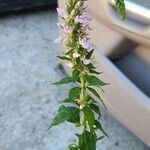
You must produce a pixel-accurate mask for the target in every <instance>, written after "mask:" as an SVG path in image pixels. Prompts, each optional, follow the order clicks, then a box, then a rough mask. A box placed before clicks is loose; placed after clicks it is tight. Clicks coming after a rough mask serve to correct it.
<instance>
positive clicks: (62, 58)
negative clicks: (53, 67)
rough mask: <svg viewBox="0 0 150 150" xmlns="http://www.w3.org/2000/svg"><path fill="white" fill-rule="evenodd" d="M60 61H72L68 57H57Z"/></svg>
mask: <svg viewBox="0 0 150 150" xmlns="http://www.w3.org/2000/svg"><path fill="white" fill-rule="evenodd" d="M57 57H58V58H59V59H61V60H68V61H71V58H69V57H66V56H57Z"/></svg>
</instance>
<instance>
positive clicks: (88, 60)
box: [83, 59, 91, 65]
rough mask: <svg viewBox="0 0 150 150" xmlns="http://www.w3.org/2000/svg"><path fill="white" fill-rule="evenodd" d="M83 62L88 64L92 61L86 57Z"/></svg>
mask: <svg viewBox="0 0 150 150" xmlns="http://www.w3.org/2000/svg"><path fill="white" fill-rule="evenodd" d="M83 63H84V64H85V65H88V64H90V63H91V60H90V59H84V60H83Z"/></svg>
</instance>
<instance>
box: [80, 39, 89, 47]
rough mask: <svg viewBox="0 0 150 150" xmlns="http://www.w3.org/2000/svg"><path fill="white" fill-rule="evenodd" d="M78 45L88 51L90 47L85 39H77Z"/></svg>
mask: <svg viewBox="0 0 150 150" xmlns="http://www.w3.org/2000/svg"><path fill="white" fill-rule="evenodd" d="M79 44H80V45H81V46H82V47H83V48H85V49H89V48H90V47H91V45H90V44H89V43H88V42H87V39H86V38H83V39H79Z"/></svg>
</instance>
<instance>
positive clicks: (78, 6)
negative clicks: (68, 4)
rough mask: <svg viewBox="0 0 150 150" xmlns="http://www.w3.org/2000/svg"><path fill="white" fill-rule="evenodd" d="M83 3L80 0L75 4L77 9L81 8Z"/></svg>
mask: <svg viewBox="0 0 150 150" xmlns="http://www.w3.org/2000/svg"><path fill="white" fill-rule="evenodd" d="M82 5H83V2H81V1H78V2H77V3H76V5H75V9H79V8H80V7H81V6H82Z"/></svg>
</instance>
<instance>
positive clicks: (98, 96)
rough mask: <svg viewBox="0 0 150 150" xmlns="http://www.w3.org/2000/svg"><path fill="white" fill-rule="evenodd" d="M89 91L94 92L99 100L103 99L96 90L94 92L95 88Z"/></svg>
mask: <svg viewBox="0 0 150 150" xmlns="http://www.w3.org/2000/svg"><path fill="white" fill-rule="evenodd" d="M88 90H89V91H90V92H92V93H93V94H94V95H95V96H96V97H97V98H98V99H101V97H100V95H99V94H98V93H97V92H96V90H94V89H93V88H91V87H88Z"/></svg>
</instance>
